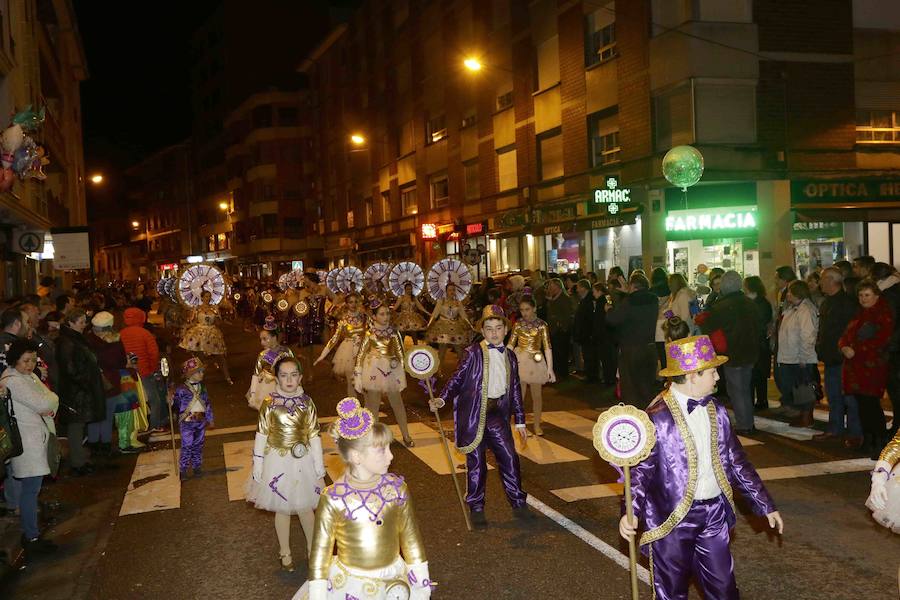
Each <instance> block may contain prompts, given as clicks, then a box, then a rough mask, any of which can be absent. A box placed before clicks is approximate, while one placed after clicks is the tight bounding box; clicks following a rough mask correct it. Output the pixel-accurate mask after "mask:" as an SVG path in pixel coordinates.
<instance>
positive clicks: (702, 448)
mask: <svg viewBox="0 0 900 600" xmlns="http://www.w3.org/2000/svg"><path fill="white" fill-rule="evenodd" d="M672 395H673V396H674V397H675V400H676V401H677V402H678V406H680V407H681V411H682V412H683V413H684V417H685V419H686V420H687V425H688V429H689V430H690V432H691V436H692V437H693V438H694V447H696V448H697V491H696V493H695V494H694V500H709V499H710V498H715V497H717V496H719V495H720V494H721V493H722V489H721V488H720V487H719V482H718V481H717V480H716V474H715V472H714V471H713V463H712V450H711V447H710V444H711V440H710V434H711V429H712V428H711V426H710V422H709V414H708V413H707V412H706V409H705V408H704V407H702V406H697V407H695V408H694V412H692V413H690V414H688V409H687V403H688V400H689V397H688V396H686V395H684V394H682V393H681V392H679V391H677V390H676V389H674V388H672ZM695 400H700V398H695ZM685 443H687V440H685Z"/></svg>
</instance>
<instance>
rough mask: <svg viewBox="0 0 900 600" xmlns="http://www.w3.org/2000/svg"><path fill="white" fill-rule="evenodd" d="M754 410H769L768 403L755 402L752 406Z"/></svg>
mask: <svg viewBox="0 0 900 600" xmlns="http://www.w3.org/2000/svg"><path fill="white" fill-rule="evenodd" d="M753 409H754V410H769V403H768V402H757V403H756V404H754V405H753Z"/></svg>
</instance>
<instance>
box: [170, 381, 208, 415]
mask: <svg viewBox="0 0 900 600" xmlns="http://www.w3.org/2000/svg"><path fill="white" fill-rule="evenodd" d="M193 399H194V394H193V392H191V389H190V384H188V383H183V384H182V385H179V386H178V387H177V388H175V395H174V398H173V402H172V405H173V408H174V409H175V410H176V411H177V412H178V415H179V419H178V420H179V421H181V420H183V417H184V416H185V415H184V411H186V410H187V408H188V406H190V404H191V400H193ZM200 402H202V403H203V405H204V406H205V407H206V420H205V421H204V422H203V424H204V425H206V424H209V423H211V422H212V420H213V409H212V404H210V403H209V395H208V394H207V393H206V386H205V385H203V383H201V384H200Z"/></svg>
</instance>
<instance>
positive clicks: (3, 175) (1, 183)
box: [0, 169, 16, 192]
mask: <svg viewBox="0 0 900 600" xmlns="http://www.w3.org/2000/svg"><path fill="white" fill-rule="evenodd" d="M15 181H16V176H15V174H14V173H13V172H12V169H3V170H0V192H6V191H9V190H10V189H11V188H12V186H13V183H14V182H15Z"/></svg>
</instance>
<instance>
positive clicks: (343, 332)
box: [325, 313, 366, 354]
mask: <svg viewBox="0 0 900 600" xmlns="http://www.w3.org/2000/svg"><path fill="white" fill-rule="evenodd" d="M365 334H366V315H365V313H357V314H355V315H344V317H343V318H341V320H340V321H338V324H337V327H336V328H335V330H334V335H333V336H331V339H330V340H328V344H326V345H325V354H328V353H329V352H331V351H332V350H334V349H335V347H336V346H337V345H338V344H340V343H341V342H342V341H344V340H345V339H353V338H356V339H357V340H361V339H362V337H363V336H364V335H365Z"/></svg>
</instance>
